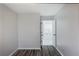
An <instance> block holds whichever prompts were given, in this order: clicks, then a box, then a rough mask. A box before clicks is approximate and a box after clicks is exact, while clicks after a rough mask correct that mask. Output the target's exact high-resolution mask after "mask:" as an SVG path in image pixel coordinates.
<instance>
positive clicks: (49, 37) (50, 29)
mask: <svg viewBox="0 0 79 59" xmlns="http://www.w3.org/2000/svg"><path fill="white" fill-rule="evenodd" d="M41 40H42V41H41V44H42V45H53V46H55V20H42V21H41Z"/></svg>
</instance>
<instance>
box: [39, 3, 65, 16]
mask: <svg viewBox="0 0 79 59" xmlns="http://www.w3.org/2000/svg"><path fill="white" fill-rule="evenodd" d="M63 6H64V4H40V14H41V15H46V16H48V15H56V13H57V12H58V11H59V10H60V9H61V8H62V7H63Z"/></svg>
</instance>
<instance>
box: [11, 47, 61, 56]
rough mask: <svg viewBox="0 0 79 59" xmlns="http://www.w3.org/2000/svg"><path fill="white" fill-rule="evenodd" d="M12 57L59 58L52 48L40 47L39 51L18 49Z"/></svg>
mask: <svg viewBox="0 0 79 59" xmlns="http://www.w3.org/2000/svg"><path fill="white" fill-rule="evenodd" d="M12 56H61V55H60V53H59V52H58V51H57V50H56V49H55V48H54V47H53V46H42V47H41V49H40V50H33V49H32V50H25V49H23V50H22V49H20V50H18V51H16V52H15V53H14V54H13V55H12Z"/></svg>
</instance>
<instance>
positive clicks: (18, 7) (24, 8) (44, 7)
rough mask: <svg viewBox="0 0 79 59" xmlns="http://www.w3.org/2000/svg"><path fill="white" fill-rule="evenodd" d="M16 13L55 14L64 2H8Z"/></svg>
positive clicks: (7, 4)
mask: <svg viewBox="0 0 79 59" xmlns="http://www.w3.org/2000/svg"><path fill="white" fill-rule="evenodd" d="M5 5H6V6H8V7H9V8H11V9H12V10H13V11H15V12H16V13H40V14H41V15H44V16H48V15H55V14H56V13H57V12H58V11H59V10H60V9H61V8H62V7H63V6H64V4H36V3H35V4H34V3H6V4H5Z"/></svg>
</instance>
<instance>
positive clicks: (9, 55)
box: [9, 48, 18, 56]
mask: <svg viewBox="0 0 79 59" xmlns="http://www.w3.org/2000/svg"><path fill="white" fill-rule="evenodd" d="M17 50H18V48H17V49H16V50H14V51H13V52H12V53H11V54H10V55H9V56H12V55H13V54H14V53H15V52H16V51H17Z"/></svg>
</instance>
